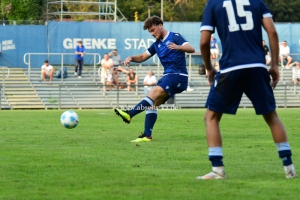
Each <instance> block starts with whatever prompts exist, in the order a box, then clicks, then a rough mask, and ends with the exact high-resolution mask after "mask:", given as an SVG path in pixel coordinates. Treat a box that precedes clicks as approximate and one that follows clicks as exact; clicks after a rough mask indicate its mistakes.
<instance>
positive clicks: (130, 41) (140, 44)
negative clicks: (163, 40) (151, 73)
mask: <svg viewBox="0 0 300 200" xmlns="http://www.w3.org/2000/svg"><path fill="white" fill-rule="evenodd" d="M124 42H125V45H126V46H125V49H132V48H133V49H142V48H143V49H148V48H149V47H150V46H151V44H152V43H153V42H155V39H147V40H144V39H137V38H126V39H125V41H124Z"/></svg>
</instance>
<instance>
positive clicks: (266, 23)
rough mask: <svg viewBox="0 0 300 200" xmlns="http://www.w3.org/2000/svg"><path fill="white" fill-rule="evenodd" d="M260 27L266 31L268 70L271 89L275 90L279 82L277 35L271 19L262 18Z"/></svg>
mask: <svg viewBox="0 0 300 200" xmlns="http://www.w3.org/2000/svg"><path fill="white" fill-rule="evenodd" d="M262 25H263V27H264V29H265V30H266V32H267V34H268V38H269V42H270V51H271V59H272V65H271V68H270V69H269V73H270V75H271V76H272V87H273V88H275V87H276V84H277V83H278V81H279V71H278V55H279V47H278V34H277V31H276V28H275V26H274V22H273V19H272V18H271V17H269V18H263V19H262Z"/></svg>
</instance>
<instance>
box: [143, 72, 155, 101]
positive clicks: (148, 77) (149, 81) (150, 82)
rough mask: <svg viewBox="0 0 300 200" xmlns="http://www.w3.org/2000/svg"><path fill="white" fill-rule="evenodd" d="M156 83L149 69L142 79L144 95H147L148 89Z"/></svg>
mask: <svg viewBox="0 0 300 200" xmlns="http://www.w3.org/2000/svg"><path fill="white" fill-rule="evenodd" d="M156 83H157V80H156V77H155V76H154V75H153V72H152V71H149V72H148V74H147V75H146V76H145V78H144V81H143V84H144V92H145V95H146V96H148V94H149V93H150V91H151V90H152V89H153V88H154V87H155V85H156Z"/></svg>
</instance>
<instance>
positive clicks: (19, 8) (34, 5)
mask: <svg viewBox="0 0 300 200" xmlns="http://www.w3.org/2000/svg"><path fill="white" fill-rule="evenodd" d="M45 11H46V1H45V0H23V1H20V0H1V13H2V18H4V19H7V20H41V19H44V18H45Z"/></svg>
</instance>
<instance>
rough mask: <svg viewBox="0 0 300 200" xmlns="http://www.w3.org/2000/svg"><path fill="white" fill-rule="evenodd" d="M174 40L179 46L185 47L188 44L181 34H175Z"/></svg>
mask: <svg viewBox="0 0 300 200" xmlns="http://www.w3.org/2000/svg"><path fill="white" fill-rule="evenodd" d="M173 40H174V43H175V44H177V45H184V44H186V43H188V42H187V41H186V40H185V39H184V38H183V37H182V36H181V35H180V34H179V33H174V35H173Z"/></svg>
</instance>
